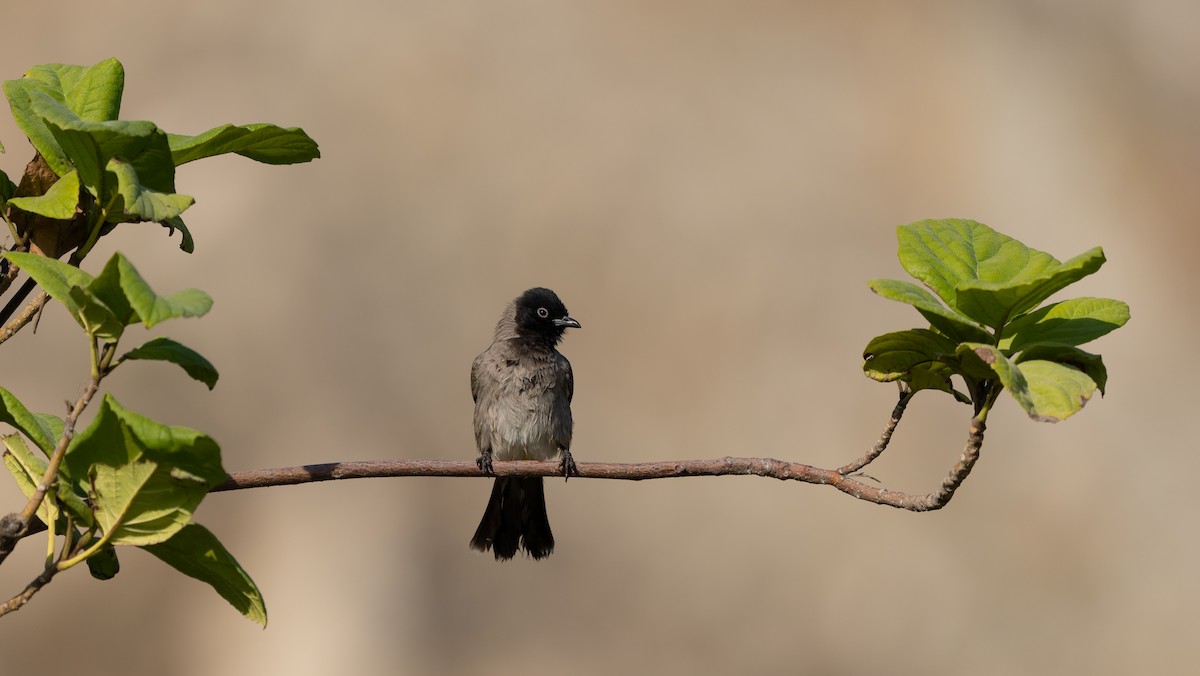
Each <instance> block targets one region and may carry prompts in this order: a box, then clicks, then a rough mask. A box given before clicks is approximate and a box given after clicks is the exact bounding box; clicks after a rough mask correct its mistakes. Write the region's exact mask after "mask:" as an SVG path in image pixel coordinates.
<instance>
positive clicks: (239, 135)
mask: <svg viewBox="0 0 1200 676" xmlns="http://www.w3.org/2000/svg"><path fill="white" fill-rule="evenodd" d="M168 139H169V140H170V144H171V157H172V159H173V160H174V162H175V165H176V166H179V165H181V164H184V163H186V162H191V161H193V160H198V159H201V158H205V157H212V156H214V155H224V154H226V153H237V154H238V155H241V156H243V157H248V158H250V159H252V160H255V161H258V162H264V163H266V164H295V163H297V162H308V161H311V160H314V159H316V158H318V157H320V156H321V152H320V150H318V149H317V142H316V141H314V140H312V138H310V137H309V136H308V134H306V133H304V130H303V129H300V128H298V127H290V128H287V129H284V128H282V127H277V126H275V125H273V124H246V125H241V126H234V125H231V124H224V125H221V126H220V127H216V128H213V129H209V130H208V131H206V132H204V133H203V134H197V135H196V136H182V135H179V134H170V135H168Z"/></svg>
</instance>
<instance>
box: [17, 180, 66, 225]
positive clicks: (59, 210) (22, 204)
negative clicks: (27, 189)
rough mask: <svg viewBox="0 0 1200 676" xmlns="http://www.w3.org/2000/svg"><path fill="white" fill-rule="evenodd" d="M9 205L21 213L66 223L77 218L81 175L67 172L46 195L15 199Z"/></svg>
mask: <svg viewBox="0 0 1200 676" xmlns="http://www.w3.org/2000/svg"><path fill="white" fill-rule="evenodd" d="M8 203H9V204H11V205H12V206H14V207H16V208H18V209H20V210H21V211H28V212H29V213H33V214H38V215H40V216H45V217H46V218H55V219H58V220H60V221H65V220H67V219H69V218H72V217H74V216H75V209H76V208H77V207H78V206H79V173H78V172H75V171H69V172H67V173H66V174H65V175H63V176H62V178H60V179H58V180H57V181H55V182H54V185H52V186H50V189H49V190H47V191H46V194H44V195H36V196H32V197H13V198H12V199H9V200H8Z"/></svg>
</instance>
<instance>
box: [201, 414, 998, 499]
mask: <svg viewBox="0 0 1200 676" xmlns="http://www.w3.org/2000/svg"><path fill="white" fill-rule="evenodd" d="M905 403H907V402H906V401H905ZM901 408H902V407H901V405H900V404H897V409H901ZM901 413H903V411H901ZM898 419H899V416H897V415H896V414H895V413H893V420H898ZM892 429H895V425H894V424H892V423H889V427H888V428H885V436H888V437H890V435H891V430H892ZM983 431H984V423H983V421H982V420H980V419H978V418H975V419H972V421H971V429H970V434H969V435H968V438H967V444H966V447H965V448H964V449H963V453H962V457H961V458H960V459H959V461H958V463H957V464H956V465H955V466H954V467H953V468H951V470H950V472H949V474H948V475H947V476H946V478H945V480H943V481H942V485H941V486H940V487H939V488H938V490H936V491H933V492H932V493H928V494H926V495H916V494H910V493H903V492H900V491H892V490H888V489H886V488H882V487H879V486H874V485H871V484H867V483H863V482H862V481H859V480H857V479H855V478H854V477H852V476H847V475H846V474H845V473H843V472H842V469H844V468H839V469H823V468H820V467H813V466H812V465H805V464H802V463H798V462H788V461H786V460H776V459H774V458H734V457H724V458H717V459H713V460H668V461H662V462H635V463H605V462H581V463H578V469H579V473H578V474H574V475H572V476H577V477H580V478H584V479H624V480H626V481H642V480H645V479H668V478H677V477H696V476H726V475H730V474H742V475H750V476H761V477H768V478H772V479H780V480H783V481H801V482H804V483H810V484H825V485H829V486H833V487H834V488H836V489H838V490H839V491H842V492H843V493H846V494H848V495H851V496H853V497H855V498H857V499H859V500H865V501H867V502H873V503H875V504H878V505H887V506H889V507H896V508H899V509H907V510H911V511H914V512H927V511H932V510H936V509H941V508H942V507H945V506H946V504H947V503H949V502H950V499H951V498H952V497H953V496H954V491H955V490H957V489H958V487H959V486H960V485H962V482H963V480H964V479H966V478H967V475H968V474H970V472H971V468H972V467H973V466H974V465H975V461H976V460H978V459H979V449H980V447H982V446H983ZM881 441H882V445H883V446H886V445H887V441H886V439H884V440H881ZM877 446H878V444H877ZM872 451H874V449H872ZM868 455H870V454H868ZM875 456H878V453H875ZM853 464H854V463H852V465H853ZM850 466H851V465H847V467H850ZM493 470H494V476H545V477H558V476H562V473H561V472H562V469H561V468H560V467H559V463H558V462H556V461H508V462H504V461H496V462H495V463H493ZM400 476H440V477H487V476H493V475H489V474H484V473H483V471H482V470H480V469H479V467H477V466H476V465H475V462H474V461H473V460H376V461H363V462H331V463H325V464H320V465H301V466H296V467H279V468H276V469H259V470H250V471H246V472H235V473H233V474H230V475H229V478H228V479H226V480H225V482H224V483H222V484H220V485H218V486H216V487H214V488H213V489H212V492H214V493H215V492H220V491H234V490H242V489H246V488H265V487H267V486H291V485H295V484H303V483H311V482H314V481H335V480H340V479H366V478H379V477H400Z"/></svg>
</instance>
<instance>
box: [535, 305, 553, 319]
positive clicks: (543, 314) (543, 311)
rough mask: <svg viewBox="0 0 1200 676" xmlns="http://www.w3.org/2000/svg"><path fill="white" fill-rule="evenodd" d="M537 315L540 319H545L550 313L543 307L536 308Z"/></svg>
mask: <svg viewBox="0 0 1200 676" xmlns="http://www.w3.org/2000/svg"><path fill="white" fill-rule="evenodd" d="M537 313H538V316H539V317H541V318H542V319H545V318H546V317H549V316H550V311H549V310H547V309H546V308H544V307H540V308H538V309H537Z"/></svg>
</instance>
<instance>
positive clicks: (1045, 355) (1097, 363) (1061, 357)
mask: <svg viewBox="0 0 1200 676" xmlns="http://www.w3.org/2000/svg"><path fill="white" fill-rule="evenodd" d="M1034 360H1042V361H1053V362H1059V363H1062V364H1066V365H1067V366H1073V367H1075V368H1077V369H1079V370H1080V371H1083V372H1084V373H1085V374H1087V377H1089V378H1091V379H1092V381H1093V382H1095V383H1096V389H1098V390H1100V394H1101V395H1103V394H1104V386H1105V385H1107V384H1108V369H1106V368H1105V367H1104V360H1103V359H1101V358H1100V355H1098V354H1092V353H1090V352H1084V351H1083V350H1081V349H1079V348H1077V347H1068V346H1066V345H1045V344H1043V345H1034V346H1033V347H1030V348H1028V349H1026V350H1025V351H1024V352H1022V353H1021V354H1019V355H1017V360H1016V361H1017V363H1018V364H1020V363H1024V362H1026V361H1034Z"/></svg>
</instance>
